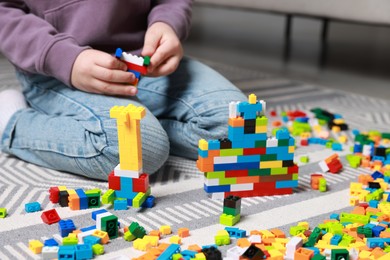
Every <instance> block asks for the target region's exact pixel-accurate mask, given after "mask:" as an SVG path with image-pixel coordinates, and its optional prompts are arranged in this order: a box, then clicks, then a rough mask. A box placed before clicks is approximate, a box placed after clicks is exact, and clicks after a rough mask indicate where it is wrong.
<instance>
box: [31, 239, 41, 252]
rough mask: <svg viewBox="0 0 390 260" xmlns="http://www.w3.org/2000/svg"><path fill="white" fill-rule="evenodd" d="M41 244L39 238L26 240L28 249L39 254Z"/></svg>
mask: <svg viewBox="0 0 390 260" xmlns="http://www.w3.org/2000/svg"><path fill="white" fill-rule="evenodd" d="M42 248H43V244H42V242H41V241H39V240H30V241H29V242H28V249H30V251H31V252H33V253H34V254H40V253H41V252H42Z"/></svg>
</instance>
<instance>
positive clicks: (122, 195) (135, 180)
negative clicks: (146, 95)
mask: <svg viewBox="0 0 390 260" xmlns="http://www.w3.org/2000/svg"><path fill="white" fill-rule="evenodd" d="M144 116H145V108H143V107H136V106H134V105H132V104H129V105H128V106H127V107H124V106H114V107H112V108H111V110H110V117H111V118H116V119H117V126H118V145H119V164H118V166H116V167H115V169H114V170H113V171H112V172H111V173H110V174H109V176H108V187H109V190H108V191H107V192H106V193H105V196H103V197H102V199H103V203H113V201H114V200H115V199H126V200H127V205H128V206H132V207H135V208H139V207H141V205H142V204H143V203H144V202H145V200H146V199H147V197H148V196H149V195H150V186H149V175H148V174H146V173H143V170H142V144H141V130H140V120H141V119H142V118H143V117H144Z"/></svg>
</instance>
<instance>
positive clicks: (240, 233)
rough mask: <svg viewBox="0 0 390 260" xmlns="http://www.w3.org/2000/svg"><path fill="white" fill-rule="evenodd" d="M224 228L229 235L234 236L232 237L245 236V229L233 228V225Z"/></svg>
mask: <svg viewBox="0 0 390 260" xmlns="http://www.w3.org/2000/svg"><path fill="white" fill-rule="evenodd" d="M225 230H226V231H227V232H228V233H229V236H230V237H234V238H243V237H246V231H245V230H242V229H239V228H235V227H225Z"/></svg>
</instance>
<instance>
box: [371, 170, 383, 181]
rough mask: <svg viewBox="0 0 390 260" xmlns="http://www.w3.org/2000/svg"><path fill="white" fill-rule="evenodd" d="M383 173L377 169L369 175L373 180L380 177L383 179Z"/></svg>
mask: <svg viewBox="0 0 390 260" xmlns="http://www.w3.org/2000/svg"><path fill="white" fill-rule="evenodd" d="M383 176H384V175H383V174H382V173H381V172H379V171H375V172H373V173H372V174H371V177H372V178H374V180H376V179H378V178H380V179H383Z"/></svg>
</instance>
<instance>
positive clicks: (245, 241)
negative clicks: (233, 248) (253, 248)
mask: <svg viewBox="0 0 390 260" xmlns="http://www.w3.org/2000/svg"><path fill="white" fill-rule="evenodd" d="M250 245H251V242H249V240H248V239H246V238H239V239H237V246H239V247H249V246H250Z"/></svg>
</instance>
